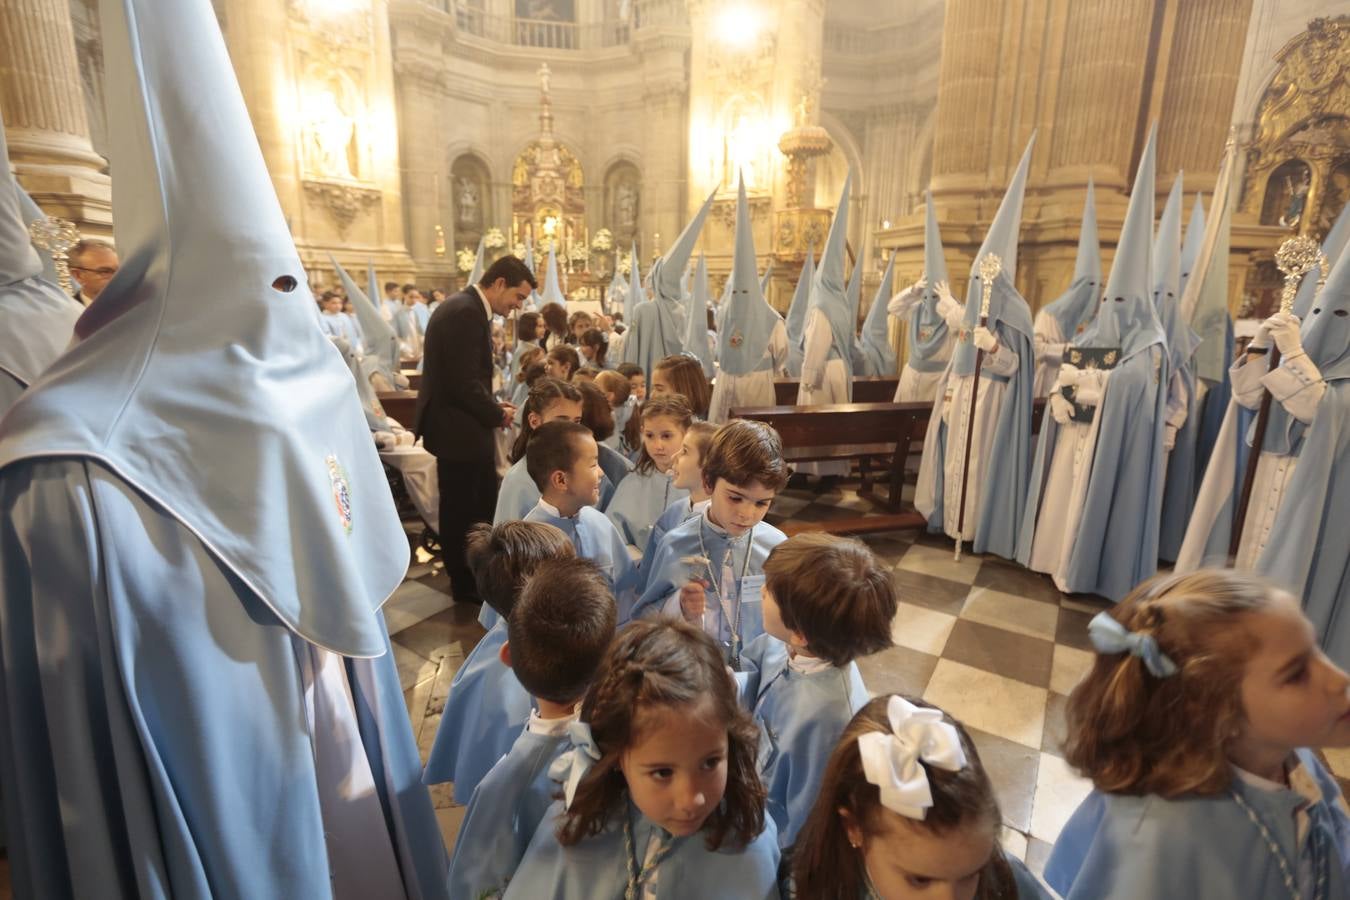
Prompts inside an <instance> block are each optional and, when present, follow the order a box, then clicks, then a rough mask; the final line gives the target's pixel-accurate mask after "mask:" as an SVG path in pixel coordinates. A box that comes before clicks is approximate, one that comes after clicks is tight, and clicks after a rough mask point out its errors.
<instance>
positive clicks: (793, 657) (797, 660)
mask: <svg viewBox="0 0 1350 900" xmlns="http://www.w3.org/2000/svg"><path fill="white" fill-rule="evenodd" d="M788 668H789V669H791V670H792V671H793V672H796V673H797V674H799V675H814V674H816V673H817V672H824V671H826V670H828V669H833V668H834V663H832V662H830V661H829V660H828V659H821V658H820V657H819V656H807V655H805V654H803V653H794V652H792V651H791V650H789V651H788Z"/></svg>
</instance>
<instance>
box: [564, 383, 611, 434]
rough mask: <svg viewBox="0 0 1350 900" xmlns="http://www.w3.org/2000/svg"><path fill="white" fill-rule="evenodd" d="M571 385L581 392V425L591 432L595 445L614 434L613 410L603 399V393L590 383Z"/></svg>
mask: <svg viewBox="0 0 1350 900" xmlns="http://www.w3.org/2000/svg"><path fill="white" fill-rule="evenodd" d="M573 383H574V384H575V385H576V387H577V390H579V391H581V424H582V425H585V426H586V427H587V428H589V429H590V430H591V434H592V435H594V436H595V441H596V443H599V442H601V441H603V440H605V439H606V438H608V437H609V436H610V435H612V434H614V410H613V409H611V408H610V406H609V401H608V400H606V399H605V392H604V391H602V390H600V388H598V387H596V385H595V383H594V382H592V381H577V382H573Z"/></svg>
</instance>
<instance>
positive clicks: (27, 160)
mask: <svg viewBox="0 0 1350 900" xmlns="http://www.w3.org/2000/svg"><path fill="white" fill-rule="evenodd" d="M0 112H3V115H4V120H5V135H6V138H7V140H8V142H9V153H10V161H11V162H12V163H13V164H14V169H15V171H16V172H17V173H18V175H19V181H20V182H21V183H22V184H23V186H24V187H25V188H26V189H27V190H28V191H29V193H31V194H33V196H34V199H36V200H38V201H39V203H41V204H42V206H43V207H44V209H46V210H47V211H48V212H49V213H51V214H53V215H57V216H60V217H62V218H66V219H70V220H71V221H73V222H75V223H76V224H77V225H79V226H80V229H81V230H82V231H86V232H89V233H92V234H104V235H106V234H108V233H109V232H110V231H111V223H112V191H111V185H110V182H109V180H108V176H107V175H106V174H105V173H104V168H105V167H106V162H105V161H104V159H103V157H101V156H99V155H98V154H97V153H95V152H94V148H93V146H92V145H91V144H90V143H89V120H88V116H87V115H86V113H85V107H84V96H83V93H82V88H81V85H80V71H79V66H78V64H77V63H76V59H75V35H74V31H73V29H72V26H71V20H70V6H69V4H68V3H66V2H64V0H0Z"/></svg>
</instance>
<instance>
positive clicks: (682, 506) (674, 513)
mask: <svg viewBox="0 0 1350 900" xmlns="http://www.w3.org/2000/svg"><path fill="white" fill-rule="evenodd" d="M707 506H708V501H707V500H701V501H699V502H698V503H694V502H693V500H692V498H690V497H685V498H683V499H680V500H676V501H675V502H674V503H672V504H670V505H669V506H667V507H666V511H665V512H663V513H661V517H660V518H659V519H657V520H656V524H655V525H653V526H652V534H651V537H650V538H648V540H647V546H648V547H650V548H651V552H652V553H653V554H655V553H656V552H657V551H658V550H659V549H660V548H661V541H662V540H664V539H665V537H666V534H667V533H668V532H671V531H673V530H674V529H675V528H676V527H677V526H679V525H680V524H682V523H684V522H688V521H689V520H690V519H692V518H693V517H694V516H697V515H698V514H699V513H701V512H703V510H704V509H706V508H707ZM650 571H651V569H650V567H648V566H643V568H642V587H643V589H644V590H645V589H646V587H647V573H648V572H650Z"/></svg>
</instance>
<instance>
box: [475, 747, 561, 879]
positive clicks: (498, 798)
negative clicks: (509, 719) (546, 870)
mask: <svg viewBox="0 0 1350 900" xmlns="http://www.w3.org/2000/svg"><path fill="white" fill-rule="evenodd" d="M571 747H572V742H571V741H570V740H569V739H568V736H567V733H566V732H564V733H562V734H558V735H549V734H535V733H534V732H532V731H530V730H529V729H528V728H527V729H526V730H525V731H523V732H521V734H520V737H518V738H516V742H515V743H514V744H512V745H511V750H510V751H509V752H508V753H507V754H506V755H505V756H503V757H502V758H501V759H499V760H498V761H497V764H496V765H495V766H493V767H492V769H491V771H489V772H488V773H487V775H486V776H485V777H484V778H483V780H482V781H480V782H479V783H478V787H477V788H475V789H474V792H473V797H472V798H470V800H469V808H468V809H467V810H465V812H464V821H463V823H462V824H461V825H460V826H459V837H458V838H457V839H456V840H455V855H454V857H453V858H452V859H451V860H450V896H451V897H464V898H466V900H476V898H479V897H483V896H488V897H496V896H498V895H499V894H500V893H501V892H503V891H505V890H506V885H507V883H508V882H509V881H510V880H511V876H513V875H514V874H515V872H516V867H517V866H519V865H520V860H521V858H522V857H524V856H525V849H526V848H527V847H528V846H529V845H530V840H531V838H533V837H534V832H535V830H536V829H537V828H538V827H539V823H540V822H542V821H543V820H544V814H545V813H547V812H548V808H549V807H550V806H551V805H552V804H553V798H554V795H555V794H558V793H559V785H558V783H557V782H555V781H553V780H552V779H551V778H549V777H548V767H549V766H550V765H552V764H553V761H554V760H555V759H557V758H558V757H559V756H560V755H561V754H562V753H563V752H564V751H566V750H569V749H571Z"/></svg>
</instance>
